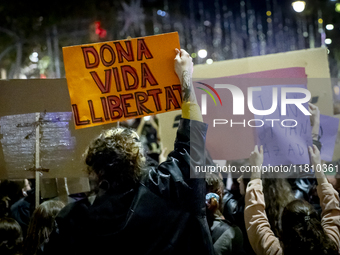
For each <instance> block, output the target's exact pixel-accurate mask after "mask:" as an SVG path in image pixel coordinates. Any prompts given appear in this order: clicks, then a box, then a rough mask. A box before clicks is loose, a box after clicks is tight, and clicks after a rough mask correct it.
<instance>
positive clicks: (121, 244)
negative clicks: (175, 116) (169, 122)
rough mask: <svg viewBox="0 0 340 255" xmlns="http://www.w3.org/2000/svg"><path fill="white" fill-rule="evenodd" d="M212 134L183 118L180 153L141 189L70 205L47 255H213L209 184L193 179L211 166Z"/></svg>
mask: <svg viewBox="0 0 340 255" xmlns="http://www.w3.org/2000/svg"><path fill="white" fill-rule="evenodd" d="M206 130H207V126H206V125H205V124H204V123H201V122H197V121H189V120H185V119H182V120H181V123H180V126H179V128H178V131H177V137H176V141H175V149H174V151H173V152H171V153H170V154H169V156H168V159H167V161H166V162H164V163H162V164H161V165H159V166H158V167H157V168H151V169H150V170H149V171H148V174H147V176H146V177H145V178H144V179H143V181H142V182H141V183H138V184H137V185H136V187H135V188H133V189H131V190H129V191H126V192H124V193H117V192H114V191H107V192H105V193H103V195H101V196H97V197H96V199H95V201H94V203H93V204H92V205H91V204H90V202H89V200H88V199H84V200H81V201H78V202H75V203H72V204H69V205H67V206H66V207H65V208H64V209H63V210H62V211H61V212H60V213H59V215H58V216H57V218H56V224H57V227H56V229H55V230H54V232H53V233H52V235H51V237H50V242H49V243H48V245H47V246H46V248H45V253H44V254H59V255H64V254H81V255H85V254H155V255H156V254H157V255H159V254H186V255H189V254H194V255H199V254H213V246H212V241H211V237H210V233H209V228H208V225H207V221H206V216H205V179H204V178H192V177H197V176H195V175H196V173H195V172H194V171H195V168H194V166H195V165H204V163H205V162H204V161H205V157H204V150H205V146H204V143H205V134H206ZM190 133H191V135H190ZM190 144H191V146H190ZM189 152H190V154H189ZM190 156H191V157H190Z"/></svg>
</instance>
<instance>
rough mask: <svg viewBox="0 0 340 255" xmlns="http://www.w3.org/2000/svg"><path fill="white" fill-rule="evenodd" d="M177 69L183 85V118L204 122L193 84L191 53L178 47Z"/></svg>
mask: <svg viewBox="0 0 340 255" xmlns="http://www.w3.org/2000/svg"><path fill="white" fill-rule="evenodd" d="M176 53H177V55H176V57H175V71H176V74H177V76H178V78H179V80H180V82H181V85H182V100H183V102H182V118H184V119H191V120H197V121H201V122H203V118H202V114H201V110H200V107H199V106H198V104H197V100H196V95H195V91H194V87H193V84H192V73H193V63H192V58H191V57H190V55H189V53H188V52H186V51H185V50H179V49H176Z"/></svg>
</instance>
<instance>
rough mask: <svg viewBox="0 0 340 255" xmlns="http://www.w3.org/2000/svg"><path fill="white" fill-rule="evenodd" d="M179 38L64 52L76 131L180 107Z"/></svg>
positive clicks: (154, 38) (97, 45) (82, 47)
mask: <svg viewBox="0 0 340 255" xmlns="http://www.w3.org/2000/svg"><path fill="white" fill-rule="evenodd" d="M175 48H179V39H178V34H177V33H169V34H163V35H157V36H149V37H143V38H135V39H131V40H122V41H114V42H105V43H95V44H91V45H80V46H73V47H65V48H63V54H64V62H65V70H66V78H67V84H68V88H69V92H70V97H71V104H72V110H73V114H74V119H75V126H76V128H77V129H79V128H84V127H91V126H97V125H102V124H106V123H112V122H116V121H123V120H125V119H130V118H138V117H142V116H146V115H151V114H157V113H162V112H167V111H172V110H177V109H180V107H181V87H180V83H179V80H178V77H177V75H176V73H175V72H174V58H175V55H176V53H175Z"/></svg>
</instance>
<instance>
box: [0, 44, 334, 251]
mask: <svg viewBox="0 0 340 255" xmlns="http://www.w3.org/2000/svg"><path fill="white" fill-rule="evenodd" d="M174 57H175V72H176V74H177V75H178V77H179V79H180V82H181V86H182V99H183V102H182V119H181V121H180V124H179V127H178V130H177V135H176V140H175V144H174V150H173V151H172V152H170V153H169V155H168V156H167V158H166V159H165V160H164V162H163V160H160V161H161V162H162V163H161V164H159V163H158V161H159V159H158V157H159V156H161V151H160V147H159V143H158V142H159V137H158V134H157V131H158V129H157V127H158V125H157V119H155V118H151V119H150V120H147V119H141V120H139V121H136V123H134V124H133V125H134V126H133V128H134V129H133V128H128V127H119V128H114V129H109V130H105V131H103V132H102V133H101V134H99V136H98V137H97V138H96V139H95V140H94V141H92V142H91V143H90V144H89V146H88V149H87V151H86V152H85V163H86V164H87V167H88V172H89V174H92V175H94V176H96V181H97V187H96V189H95V193H94V194H93V193H92V194H91V195H89V196H84V198H83V199H80V200H78V201H75V202H71V203H68V204H66V205H65V204H64V203H62V202H60V201H58V199H57V198H55V199H50V200H47V201H43V202H42V203H41V204H40V205H39V206H36V205H35V190H34V180H23V181H8V180H3V181H1V183H0V196H1V199H0V254H1V255H2V254H25V255H34V254H82V255H85V254H115V253H117V254H186V255H189V254H193V255H199V254H202V255H203V254H290V255H291V254H300V255H301V254H328V255H329V254H339V245H340V229H339V227H340V207H339V193H338V190H339V184H338V182H337V181H336V180H337V179H335V181H334V180H333V182H329V181H328V179H327V178H326V176H325V174H324V173H323V172H315V173H311V174H310V175H309V176H308V178H295V179H289V180H288V179H285V178H275V176H262V175H261V170H260V166H262V163H263V149H262V146H260V147H258V146H255V148H254V151H253V152H252V153H251V154H250V155H249V159H247V160H246V161H243V162H242V163H241V165H242V164H243V165H244V164H249V165H251V166H258V167H259V168H258V169H259V171H253V172H251V173H244V174H243V175H241V176H233V178H234V180H236V179H237V182H236V181H235V182H234V183H233V185H232V188H229V189H227V187H226V182H225V178H223V176H221V175H219V174H217V173H207V174H205V176H204V178H200V177H202V176H195V175H196V174H197V173H195V171H194V170H195V166H196V165H201V166H202V165H211V164H214V163H213V162H212V160H211V158H210V157H209V155H208V154H207V151H206V149H205V136H206V131H207V125H206V124H205V123H203V119H202V115H201V111H200V108H199V106H198V104H197V101H196V96H195V93H194V90H193V87H192V72H193V64H192V59H191V57H190V55H189V54H188V53H187V52H186V51H184V50H177V49H176V53H174ZM309 110H310V112H311V113H312V117H311V118H312V119H311V123H312V126H313V127H312V133H313V134H318V127H319V116H320V113H319V111H318V109H317V107H316V106H314V105H312V104H310V109H309ZM135 130H136V131H135ZM313 140H314V145H313V147H309V154H310V158H311V164H314V165H317V164H321V158H320V150H321V149H322V148H321V144H320V143H319V141H318V135H316V136H313ZM195 177H197V178H195ZM315 190H317V193H316V192H315Z"/></svg>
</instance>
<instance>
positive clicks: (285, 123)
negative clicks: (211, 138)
mask: <svg viewBox="0 0 340 255" xmlns="http://www.w3.org/2000/svg"><path fill="white" fill-rule="evenodd" d="M265 122H270V123H271V127H274V123H277V122H279V123H280V124H281V126H282V127H287V128H292V127H296V126H297V124H298V122H297V121H296V120H294V119H284V120H280V119H264V120H260V119H251V120H248V121H247V122H246V120H245V119H243V121H241V122H240V121H238V122H236V121H233V120H232V119H230V120H226V119H214V120H213V123H214V127H215V126H216V125H226V124H228V123H229V124H230V127H233V126H236V125H238V126H239V125H242V126H243V127H246V124H247V126H248V127H262V126H263V125H264V124H265Z"/></svg>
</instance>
